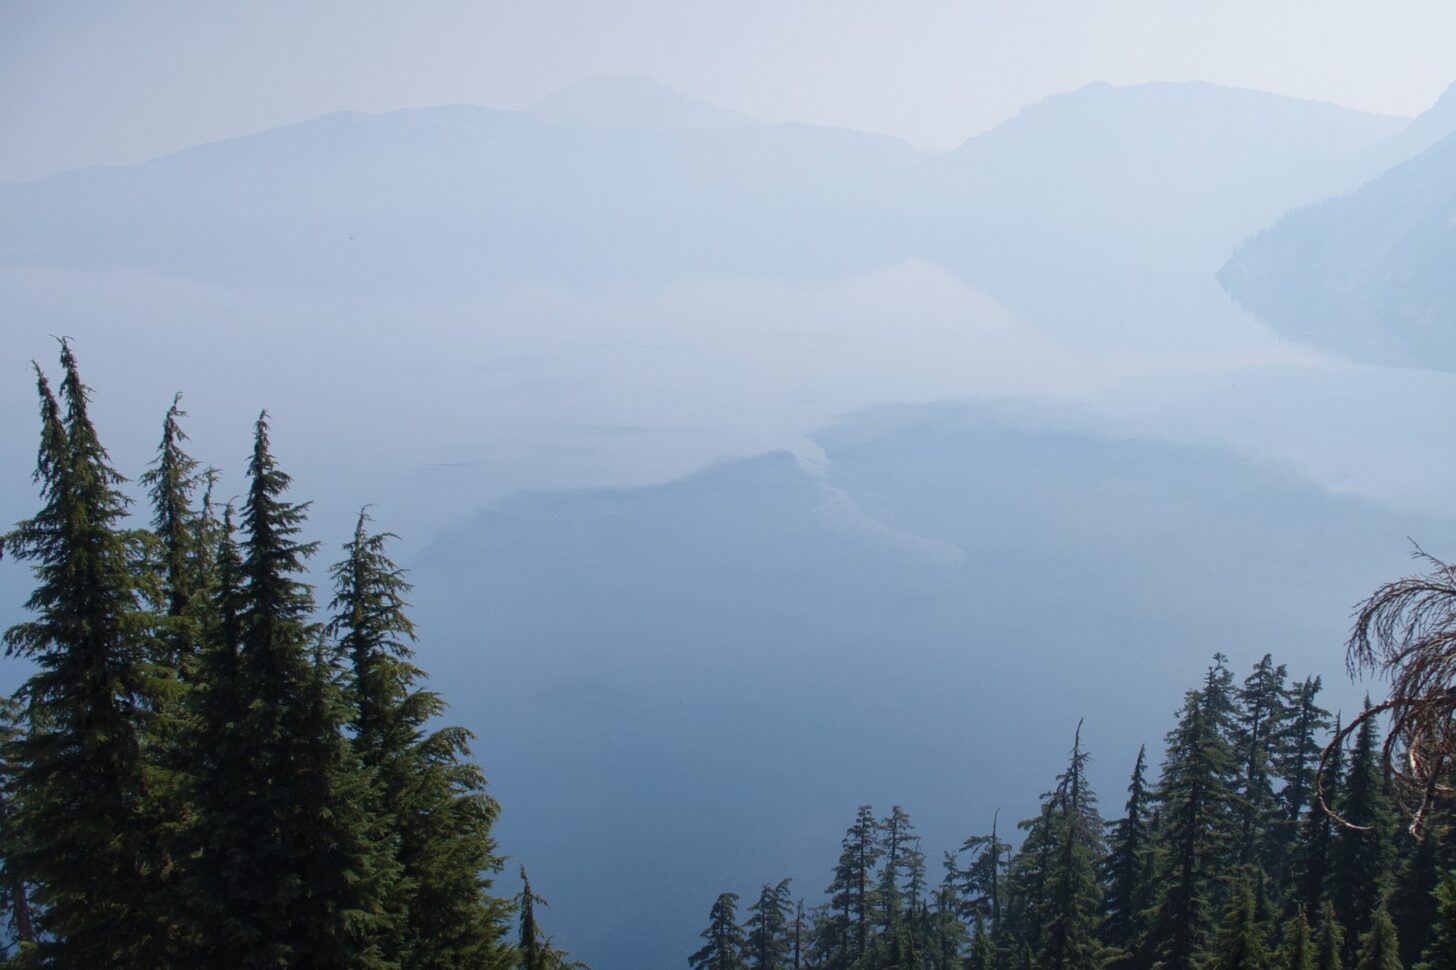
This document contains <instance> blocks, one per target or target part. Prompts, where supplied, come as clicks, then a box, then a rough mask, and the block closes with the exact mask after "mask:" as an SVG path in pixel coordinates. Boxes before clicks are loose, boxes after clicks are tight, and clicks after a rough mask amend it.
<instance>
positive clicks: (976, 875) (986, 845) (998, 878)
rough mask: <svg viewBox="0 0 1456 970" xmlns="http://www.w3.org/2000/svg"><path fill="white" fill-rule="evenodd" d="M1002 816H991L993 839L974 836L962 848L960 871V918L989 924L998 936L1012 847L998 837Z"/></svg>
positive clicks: (957, 871)
mask: <svg viewBox="0 0 1456 970" xmlns="http://www.w3.org/2000/svg"><path fill="white" fill-rule="evenodd" d="M999 818H1000V813H999V812H998V813H996V814H994V815H992V816H991V832H990V834H989V835H973V836H971V837H970V838H968V839H966V840H965V842H963V843H962V844H961V849H960V855H961V856H964V857H966V858H967V861H966V863H965V864H964V865H963V866H960V867H959V868H958V869H957V870H956V876H955V878H956V880H957V887H958V889H959V891H960V897H961V898H960V915H961V917H962V918H963V919H966V920H971V919H981V920H985V921H987V923H988V925H989V928H990V929H989V932H990V934H991V935H992V936H995V935H996V933H997V932H998V930H999V929H1000V926H1001V899H1002V894H1003V888H1004V887H1003V882H1004V879H1005V872H1006V860H1007V858H1008V857H1009V855H1010V851H1011V846H1009V845H1007V844H1006V843H1005V842H1003V841H1001V839H1000V838H999V837H998V836H997V834H996V829H997V825H998V821H999Z"/></svg>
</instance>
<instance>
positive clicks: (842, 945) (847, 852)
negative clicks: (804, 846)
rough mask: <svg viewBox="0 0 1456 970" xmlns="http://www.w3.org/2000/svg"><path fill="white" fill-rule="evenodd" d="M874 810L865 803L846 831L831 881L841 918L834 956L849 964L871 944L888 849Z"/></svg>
mask: <svg viewBox="0 0 1456 970" xmlns="http://www.w3.org/2000/svg"><path fill="white" fill-rule="evenodd" d="M878 836H879V824H878V823H877V822H876V821H875V816H874V812H873V810H872V809H871V808H870V806H868V805H861V806H860V807H859V811H858V812H857V813H856V815H855V820H854V824H853V825H851V826H850V827H849V830H848V831H846V832H845V833H844V840H843V842H842V843H841V844H842V849H841V852H840V855H839V865H837V866H836V867H835V869H834V881H833V882H831V883H830V884H829V888H828V890H827V892H829V893H830V894H831V895H830V901H829V902H830V905H831V906H832V907H833V909H834V912H835V914H836V916H837V917H838V920H839V938H838V939H837V940H835V941H834V942H835V943H836V944H837V946H836V948H835V952H834V953H833V955H832V957H831V959H834V960H836V961H839V962H837V963H835V964H834V965H836V966H839V965H843V966H848V965H850V964H851V963H853V962H854V961H856V960H860V959H862V958H863V957H864V955H865V952H866V951H867V950H868V948H869V937H870V921H871V918H872V916H873V907H874V905H875V899H874V894H875V867H876V865H878V863H879V860H880V855H881V853H882V852H883V851H884V850H883V849H882V848H881V846H880V841H879V837H878Z"/></svg>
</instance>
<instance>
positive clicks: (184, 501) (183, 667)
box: [141, 394, 213, 681]
mask: <svg viewBox="0 0 1456 970" xmlns="http://www.w3.org/2000/svg"><path fill="white" fill-rule="evenodd" d="M181 398H182V395H180V394H179V395H177V396H176V397H175V398H173V400H172V406H171V407H170V408H168V409H167V416H166V418H165V419H164V420H163V422H162V440H161V442H160V443H159V444H158V445H157V457H156V460H155V461H154V462H153V463H152V467H151V468H149V469H148V470H147V471H146V472H145V473H144V474H143V475H142V477H141V484H142V485H143V486H144V487H145V488H146V490H147V497H148V498H149V499H150V501H151V507H152V534H153V535H154V536H155V537H156V546H157V552H156V556H155V559H156V562H155V564H154V567H153V568H154V569H155V570H156V573H157V585H158V594H159V595H158V606H159V612H160V613H161V614H162V615H163V618H164V619H163V624H164V633H163V640H164V642H165V644H166V646H167V649H168V651H169V656H167V657H166V660H167V662H169V663H170V664H171V665H172V666H173V667H174V668H175V669H176V671H177V672H178V675H179V676H180V677H181V678H182V680H184V681H189V680H191V679H192V677H193V675H194V673H195V671H196V666H197V650H198V647H199V642H200V640H201V633H202V631H201V624H202V622H203V607H204V606H205V603H204V594H205V592H206V583H207V573H208V570H207V566H206V562H207V559H208V556H209V555H210V553H209V552H208V546H209V544H210V543H209V540H210V539H212V538H213V536H211V535H210V534H209V533H210V532H211V531H212V530H210V529H209V528H208V525H209V523H208V521H207V518H208V517H207V516H206V515H205V514H204V513H202V512H200V511H198V510H195V509H194V508H193V506H192V496H193V494H194V492H195V491H196V489H197V485H198V483H199V481H201V480H202V478H203V476H201V475H200V474H199V472H198V462H197V460H196V459H194V458H192V457H191V456H190V455H188V454H187V453H186V452H185V451H184V450H183V448H182V446H183V443H184V442H186V440H187V433H186V432H185V431H183V430H182V425H181V423H180V419H181V418H184V417H186V416H187V412H185V411H183V410H182V408H181Z"/></svg>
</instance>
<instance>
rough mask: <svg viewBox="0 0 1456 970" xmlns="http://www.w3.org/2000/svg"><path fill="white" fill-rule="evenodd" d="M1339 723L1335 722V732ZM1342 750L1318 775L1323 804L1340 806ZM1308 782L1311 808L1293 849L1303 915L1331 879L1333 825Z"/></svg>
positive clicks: (1295, 890) (1318, 900) (1317, 904)
mask: <svg viewBox="0 0 1456 970" xmlns="http://www.w3.org/2000/svg"><path fill="white" fill-rule="evenodd" d="M1339 730H1340V726H1339V724H1338V723H1336V725H1335V733H1336V734H1337V735H1338V734H1339ZM1344 757H1345V756H1344V749H1343V748H1341V747H1339V746H1336V747H1335V748H1334V749H1332V750H1331V752H1330V757H1329V759H1328V760H1327V761H1326V763H1325V770H1324V773H1323V774H1322V775H1321V777H1320V786H1319V788H1320V792H1322V793H1323V796H1324V802H1325V804H1326V805H1339V804H1340V802H1341V800H1342V795H1341V791H1340V790H1341V786H1342V785H1343V784H1344V775H1345V760H1344ZM1320 792H1316V791H1314V790H1313V783H1311V794H1310V800H1311V803H1312V807H1311V808H1310V809H1309V811H1307V812H1306V813H1305V815H1304V818H1303V819H1302V821H1301V822H1300V829H1299V840H1298V842H1297V843H1296V845H1295V848H1294V850H1293V866H1292V868H1293V886H1292V889H1293V896H1294V899H1295V901H1296V902H1297V903H1298V904H1299V905H1300V906H1302V907H1303V908H1304V911H1305V914H1306V915H1307V916H1309V917H1313V916H1314V914H1315V913H1317V912H1318V911H1319V908H1320V903H1321V902H1323V901H1324V900H1325V899H1326V898H1327V895H1328V887H1329V880H1330V854H1331V852H1332V849H1333V846H1334V842H1335V825H1334V821H1333V820H1332V819H1331V818H1330V816H1329V814H1328V813H1327V812H1326V811H1324V809H1322V808H1320V807H1319V805H1318V798H1317V796H1318V794H1319V793H1320Z"/></svg>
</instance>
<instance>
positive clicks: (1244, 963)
mask: <svg viewBox="0 0 1456 970" xmlns="http://www.w3.org/2000/svg"><path fill="white" fill-rule="evenodd" d="M1268 959H1269V954H1268V953H1267V952H1266V950H1265V948H1264V929H1263V927H1262V926H1260V925H1259V920H1258V918H1257V916H1256V915H1255V905H1254V890H1253V887H1252V886H1251V885H1250V884H1249V880H1248V878H1247V877H1243V878H1241V879H1239V881H1238V883H1237V885H1236V886H1235V887H1234V891H1233V892H1232V893H1231V894H1230V895H1229V900H1228V906H1227V908H1226V910H1225V911H1224V918H1223V925H1222V926H1221V927H1219V931H1218V935H1217V936H1216V938H1215V939H1214V944H1213V952H1212V957H1211V959H1210V960H1209V961H1208V963H1207V968H1208V970H1264V968H1265V966H1266V965H1267V962H1268Z"/></svg>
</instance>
